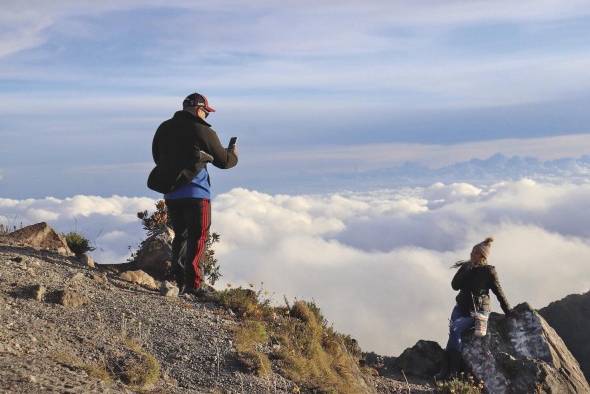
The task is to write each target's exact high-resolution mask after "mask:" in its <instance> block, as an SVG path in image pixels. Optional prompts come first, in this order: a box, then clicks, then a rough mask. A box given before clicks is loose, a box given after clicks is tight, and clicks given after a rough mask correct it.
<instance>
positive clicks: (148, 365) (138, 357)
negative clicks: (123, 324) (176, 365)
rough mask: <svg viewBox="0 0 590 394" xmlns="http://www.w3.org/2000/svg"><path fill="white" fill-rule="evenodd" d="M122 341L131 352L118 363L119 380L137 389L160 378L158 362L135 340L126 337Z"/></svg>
mask: <svg viewBox="0 0 590 394" xmlns="http://www.w3.org/2000/svg"><path fill="white" fill-rule="evenodd" d="M124 342H125V345H126V347H127V349H128V350H130V351H131V353H130V354H128V355H127V357H126V358H125V359H124V360H123V362H122V363H121V364H120V367H121V369H120V371H119V374H120V377H121V380H122V381H123V382H124V383H125V384H127V385H130V386H132V387H135V388H139V389H146V388H149V387H151V386H153V385H154V384H155V383H156V382H157V381H158V379H159V378H160V363H159V362H158V360H157V359H156V358H155V357H154V356H153V355H152V354H150V353H148V352H147V351H146V350H145V349H143V348H142V346H141V344H140V343H139V342H137V341H136V340H134V339H131V338H126V339H125V341H124Z"/></svg>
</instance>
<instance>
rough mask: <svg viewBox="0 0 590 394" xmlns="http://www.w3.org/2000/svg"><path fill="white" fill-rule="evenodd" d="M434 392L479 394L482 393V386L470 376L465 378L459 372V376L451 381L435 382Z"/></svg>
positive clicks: (481, 383) (480, 382)
mask: <svg viewBox="0 0 590 394" xmlns="http://www.w3.org/2000/svg"><path fill="white" fill-rule="evenodd" d="M436 392H437V393H443V394H447V393H453V394H481V393H483V392H484V384H483V382H482V381H480V380H477V379H475V378H474V377H473V376H472V375H467V376H465V375H464V374H463V372H461V375H460V376H458V377H454V378H453V379H451V380H447V381H445V382H437V384H436Z"/></svg>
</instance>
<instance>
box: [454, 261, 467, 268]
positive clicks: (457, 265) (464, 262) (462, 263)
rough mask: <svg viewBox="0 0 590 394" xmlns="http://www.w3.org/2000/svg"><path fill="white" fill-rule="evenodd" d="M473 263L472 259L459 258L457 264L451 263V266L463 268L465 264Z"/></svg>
mask: <svg viewBox="0 0 590 394" xmlns="http://www.w3.org/2000/svg"><path fill="white" fill-rule="evenodd" d="M468 263H471V260H459V261H457V262H455V264H453V265H451V268H455V269H457V268H461V267H462V266H463V265H464V264H468Z"/></svg>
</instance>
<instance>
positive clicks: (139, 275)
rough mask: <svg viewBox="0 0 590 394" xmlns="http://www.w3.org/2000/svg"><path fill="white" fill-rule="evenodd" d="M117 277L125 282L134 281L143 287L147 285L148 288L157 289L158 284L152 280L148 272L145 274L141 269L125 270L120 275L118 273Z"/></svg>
mask: <svg viewBox="0 0 590 394" xmlns="http://www.w3.org/2000/svg"><path fill="white" fill-rule="evenodd" d="M119 278H121V279H123V280H125V281H127V282H131V283H135V284H138V285H140V286H143V287H147V288H148V289H150V290H157V289H158V285H157V284H156V281H155V280H154V278H152V277H151V276H150V275H149V274H147V273H145V272H143V271H141V270H137V271H125V272H123V273H122V274H121V275H119Z"/></svg>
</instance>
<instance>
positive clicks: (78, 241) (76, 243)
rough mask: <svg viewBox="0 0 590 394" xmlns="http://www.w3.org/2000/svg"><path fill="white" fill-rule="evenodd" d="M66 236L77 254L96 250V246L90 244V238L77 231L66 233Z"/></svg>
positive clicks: (67, 241)
mask: <svg viewBox="0 0 590 394" xmlns="http://www.w3.org/2000/svg"><path fill="white" fill-rule="evenodd" d="M65 238H66V243H67V244H68V247H69V248H70V250H71V251H72V252H74V254H75V255H76V256H80V255H82V254H84V253H87V252H92V251H93V250H95V248H94V247H92V246H90V241H88V238H86V237H85V236H83V235H82V234H80V233H77V232H75V231H71V232H69V233H67V234H65Z"/></svg>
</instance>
